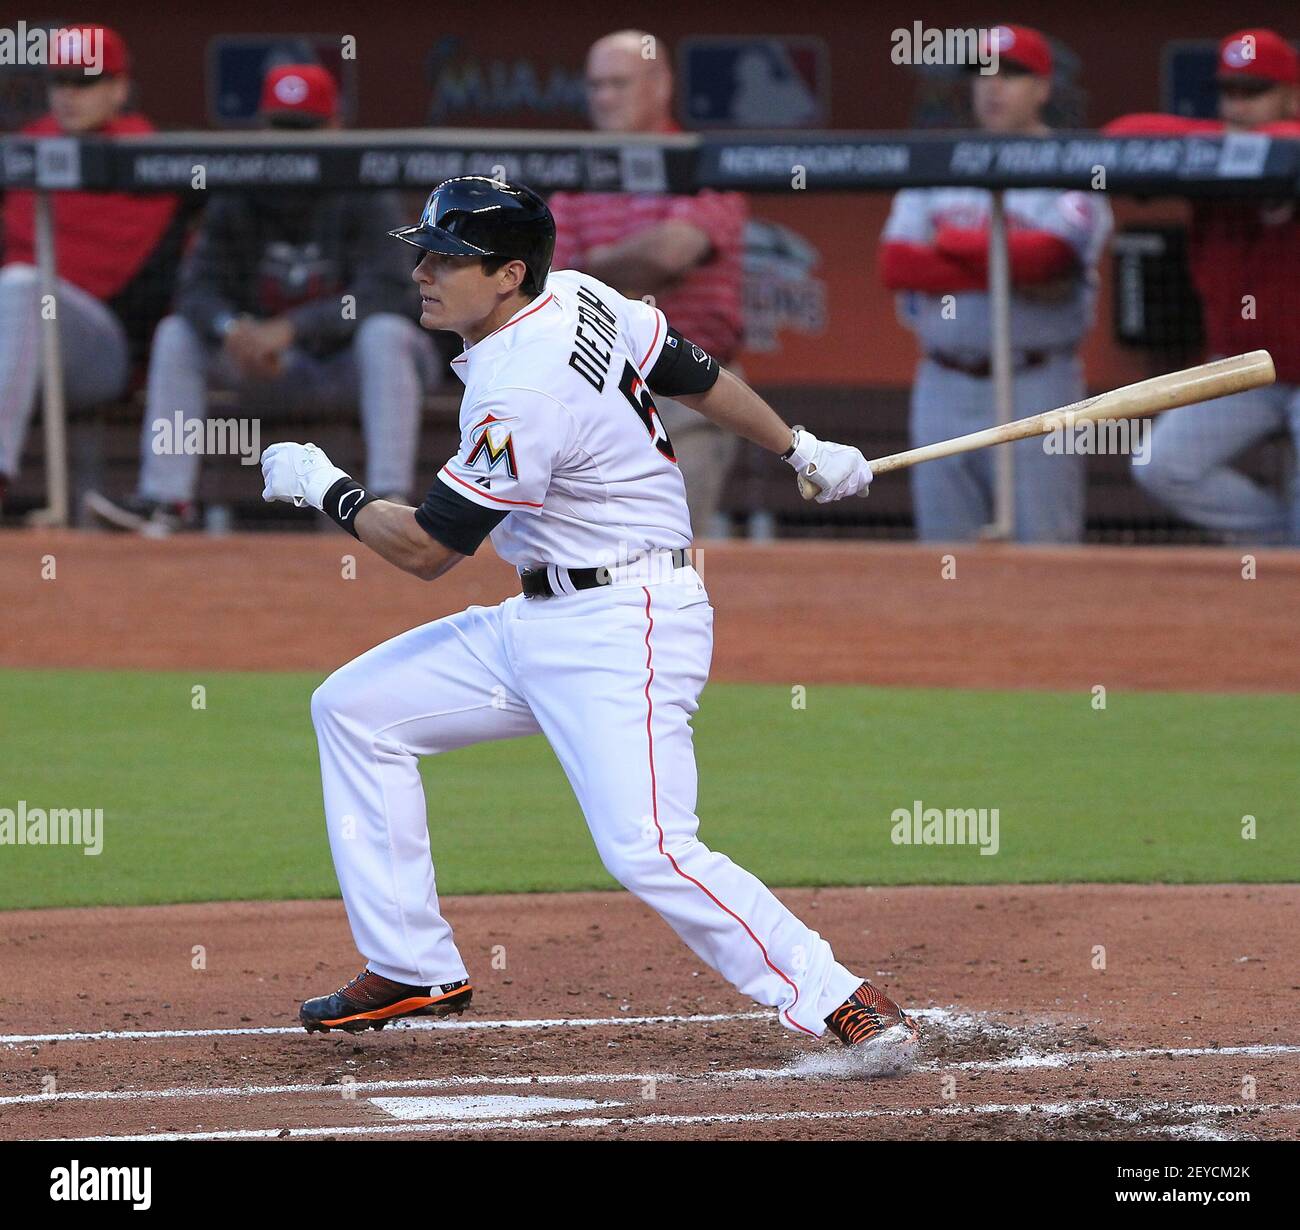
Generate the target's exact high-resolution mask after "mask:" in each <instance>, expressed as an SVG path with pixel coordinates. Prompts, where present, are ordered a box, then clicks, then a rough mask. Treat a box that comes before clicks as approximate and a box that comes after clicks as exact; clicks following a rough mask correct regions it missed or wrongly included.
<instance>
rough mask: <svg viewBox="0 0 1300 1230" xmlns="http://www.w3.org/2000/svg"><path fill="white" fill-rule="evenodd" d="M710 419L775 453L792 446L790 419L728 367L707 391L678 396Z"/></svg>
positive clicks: (679, 399)
mask: <svg viewBox="0 0 1300 1230" xmlns="http://www.w3.org/2000/svg"><path fill="white" fill-rule="evenodd" d="M677 400H678V401H680V402H681V403H682V405H684V406H690V408H691V409H692V410H695V411H698V412H699V413H700V414H702V415H704V417H705V418H706V419H709V420H710V421H711V422H714V423H717V425H718V426H719V427H725V428H726V429H727V430H728V431H732V432H735V434H736V435H738V436H744V437H745V439H746V440H752V441H753V442H754V443H755V444H757V445H760V446H761V447H763V448H765V449H769V450H770V451H771V452H774V453H784V452H785V451H786V449H788V448H789V447H790V432H791V429H790V427H789V426H788V425H787V423H786V421H785V420H784V419H783V418H782V417H781V416H780V415H779V414H777V412H776V411H775V410H773V409H772V407H771V406H769V405H768V404H767V402H765V401H764V400H763V399H762V398H761V397H760V396H759V395H758V394H757V393H755V392H754V390H753V389H751V388H750V387H749V385H747V384H746V383H745V382H744V381H743V380H742V379H741V378H740V377H739V376H735V375H733V374H732V373H731V372H729V371H728V370H727V369H726V368H725V367H724V368H723V369H722V370H721V371H720V372H719V373H718V381H717V383H716V384H715V385H714V386H713V388H711V389H710V390H709V391H708V392H707V393H690V394H683V395H682V396H681V397H679V398H677Z"/></svg>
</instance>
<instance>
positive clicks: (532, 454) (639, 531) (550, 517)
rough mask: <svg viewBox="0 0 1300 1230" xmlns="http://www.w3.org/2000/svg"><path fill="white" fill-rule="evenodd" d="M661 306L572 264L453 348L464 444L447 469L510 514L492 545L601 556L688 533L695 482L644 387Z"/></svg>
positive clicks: (452, 482)
mask: <svg viewBox="0 0 1300 1230" xmlns="http://www.w3.org/2000/svg"><path fill="white" fill-rule="evenodd" d="M667 336H668V325H667V322H666V320H665V318H664V314H663V313H662V312H661V311H659V309H658V308H654V307H651V306H650V305H649V304H646V303H643V302H642V301H641V300H639V299H627V298H625V297H624V296H623V295H621V294H619V293H618V291H616V290H614V289H613V288H612V287H609V286H606V285H605V284H604V283H603V282H599V281H597V280H596V279H595V278H592V277H588V276H587V275H586V274H584V273H578V272H576V271H574V270H560V271H557V272H553V273H552V274H551V275H550V277H549V278H548V279H547V282H546V290H545V291H544V292H543V294H542V295H541V296H540V297H539V298H537V299H536V300H534V301H533V302H532V303H529V304H528V305H527V306H526V307H523V308H521V309H520V310H519V311H518V312H517V313H515V315H514V316H512V317H511V318H510V320H508V321H507V322H506V323H505V324H504V325H502V326H501V328H499V329H497V330H496V331H495V332H494V333H490V334H488V336H487V337H485V338H483V339H482V340H481V341H479V342H476V343H475V344H474V345H473V346H469V347H467V348H466V349H465V351H464V353H463V354H461V355H460V356H459V357H457V358H455V359H453V360H452V370H453V371H455V372H456V374H457V375H458V376H460V378H461V379H462V380H463V381H464V382H465V397H464V400H463V401H462V403H461V411H460V431H461V444H460V449H459V451H458V452H457V454H456V456H454V457H453V458H452V459H451V460H450V461H448V462H447V464H446V465H445V466H443V468H442V469H441V470H440V471H439V472H438V477H439V478H440V479H441V480H442V481H443V482H444V483H446V484H447V485H448V486H449V487H450V488H451V489H452V490H453V491H455V492H456V493H457V494H458V495H461V496H463V497H465V498H467V499H470V500H473V501H474V502H475V503H477V504H481V505H483V506H484V507H485V508H491V509H493V510H495V511H498V512H501V511H504V512H507V513H508V514H509V515H508V516H506V518H505V520H503V521H501V522H500V523H499V524H498V525H497V526H496V528H495V529H493V530H492V533H491V538H492V546H493V547H494V548H495V550H496V552H497V554H498V555H500V556H501V558H502V559H504V560H507V561H508V562H510V563H512V564H514V565H516V566H517V567H534V566H537V565H541V564H559V565H561V566H563V567H594V566H598V565H601V564H610V563H614V562H616V561H617V560H619V559H623V558H627V557H628V556H629V555H631V554H632V553H634V552H638V551H644V550H648V549H651V548H670V549H675V548H678V547H688V546H690V543H691V524H690V516H689V514H688V512H687V507H686V487H685V484H684V482H683V481H682V475H681V471H680V470H679V469H678V467H677V462H676V459H675V458H674V456H673V452H672V445H671V442H670V441H669V438H668V434H667V432H666V431H665V430H664V428H663V424H662V423H661V422H660V421H659V416H658V413H657V412H656V410H655V405H654V400H653V398H652V397H651V394H650V390H649V389H648V388H647V387H646V383H645V379H646V375H647V373H648V372H649V371H650V369H651V368H652V367H654V365H655V362H656V360H657V359H658V358H659V355H660V352H661V351H662V349H663V347H664V344H665V339H666V338H667Z"/></svg>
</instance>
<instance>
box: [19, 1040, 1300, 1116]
mask: <svg viewBox="0 0 1300 1230" xmlns="http://www.w3.org/2000/svg"><path fill="white" fill-rule="evenodd" d="M1296 1053H1300V1046H1284V1045H1267V1046H1232V1047H1201V1046H1197V1047H1177V1048H1174V1047H1151V1048H1147V1049H1141V1050H1111V1051H1071V1052H1068V1053H1065V1054H1059V1053H1050V1054H1032V1053H1031V1054H1025V1055H1020V1056H1014V1057H1012V1058H1010V1059H974V1060H963V1061H961V1062H959V1063H943V1062H941V1061H937V1060H935V1061H930V1062H926V1063H920V1064H917V1065H916V1068H915V1071H917V1072H947V1071H962V1072H996V1071H1006V1070H1008V1069H1014V1068H1022V1069H1051V1068H1064V1067H1070V1066H1073V1065H1076V1064H1084V1063H1115V1062H1120V1061H1123V1060H1134V1059H1137V1060H1142V1059H1158V1058H1173V1059H1202V1058H1206V1057H1208V1056H1220V1055H1222V1056H1237V1055H1249V1056H1252V1057H1255V1058H1261V1057H1270V1056H1274V1055H1291V1054H1296ZM850 1059H851V1055H850V1054H849V1053H848V1052H845V1051H842V1050H838V1049H837V1050H835V1051H833V1052H832V1053H831V1054H830V1055H829V1056H818V1055H814V1056H806V1057H803V1058H801V1059H798V1060H796V1061H795V1062H794V1063H793V1064H791V1065H789V1066H788V1067H783V1068H731V1069H727V1070H725V1071H721V1072H686V1073H683V1072H575V1073H568V1074H566V1073H543V1074H540V1075H533V1076H494V1075H490V1074H487V1073H480V1074H478V1075H471V1076H436V1077H423V1078H410V1079H406V1080H368V1081H361V1080H350V1079H348V1078H346V1077H344V1078H341V1079H339V1080H336V1081H331V1082H310V1083H298V1084H286V1085H218V1086H212V1087H207V1088H204V1087H194V1086H173V1087H171V1088H167V1089H69V1090H63V1091H61V1092H54V1093H24V1094H11V1095H9V1096H5V1097H0V1106H28V1105H32V1104H35V1103H46V1104H51V1103H57V1102H130V1101H149V1100H154V1099H158V1100H162V1099H168V1098H230V1097H245V1098H247V1097H276V1096H279V1095H282V1094H312V1093H331V1094H337V1095H338V1096H339V1097H340V1098H342V1099H343V1100H350V1099H351V1098H352V1097H354V1096H356V1095H360V1094H368V1093H383V1092H391V1091H394V1090H402V1089H406V1090H411V1091H416V1090H430V1089H461V1088H465V1087H467V1086H475V1085H500V1086H520V1085H618V1084H646V1083H649V1082H653V1083H656V1084H678V1085H680V1084H692V1083H704V1084H720V1083H736V1082H741V1081H778V1080H817V1079H826V1078H830V1079H836V1078H849V1079H852V1078H853V1076H854V1075H855V1073H854V1070H853V1067H852V1065H851V1064H850V1063H848V1062H847V1061H848V1060H850ZM819 1060H823V1062H818V1061H819Z"/></svg>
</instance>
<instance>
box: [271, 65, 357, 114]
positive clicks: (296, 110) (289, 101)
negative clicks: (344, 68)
mask: <svg viewBox="0 0 1300 1230" xmlns="http://www.w3.org/2000/svg"><path fill="white" fill-rule="evenodd" d="M338 102H339V88H338V86H337V85H336V84H335V83H334V78H333V77H332V76H330V74H329V73H328V72H326V70H325V69H323V68H321V66H320V65H319V64H281V65H280V66H279V67H278V68H273V69H271V71H270V72H269V73H267V74H266V79H265V80H264V81H263V82H262V101H261V103H260V104H259V105H258V111H259V112H260V113H261V114H262V115H264V116H267V115H292V116H303V117H312V118H315V119H320V120H332V119H333V118H334V117H335V115H337V114H338Z"/></svg>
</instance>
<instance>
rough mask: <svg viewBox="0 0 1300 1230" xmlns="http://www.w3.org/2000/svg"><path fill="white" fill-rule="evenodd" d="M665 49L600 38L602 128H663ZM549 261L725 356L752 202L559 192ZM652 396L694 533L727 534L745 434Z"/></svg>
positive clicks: (595, 74) (670, 128)
mask: <svg viewBox="0 0 1300 1230" xmlns="http://www.w3.org/2000/svg"><path fill="white" fill-rule="evenodd" d="M669 60H670V56H669V51H668V48H667V46H666V45H665V44H664V43H663V42H662V41H660V40H659V39H656V38H655V37H654V36H653V35H650V34H647V33H645V32H644V31H641V30H620V31H618V32H616V33H614V34H609V35H606V36H605V37H604V38H601V39H598V40H597V41H596V42H595V43H594V44H593V45H592V47H591V50H590V51H589V52H588V53H587V66H586V85H587V105H588V111H589V114H590V117H591V123H592V127H594V128H595V129H597V130H598V131H600V132H641V133H669V132H678V131H680V129H679V128H678V126H677V124H676V123H674V121H673V118H672V106H673V75H672V69H671V68H670V66H669ZM549 204H550V207H551V211H552V212H553V213H554V214H555V223H556V232H557V234H556V248H555V261H554V266H553V267H554V268H556V269H580V270H582V271H583V272H584V273H589V274H591V275H592V276H593V277H596V278H599V279H600V280H601V281H602V282H605V283H608V284H609V285H610V286H612V287H614V289H615V290H617V291H619V292H621V293H622V294H624V295H628V296H630V297H634V298H652V299H653V301H654V303H655V305H656V306H657V307H659V308H661V309H662V310H663V311H664V312H665V314H666V315H667V316H668V318H669V319H670V320H672V322H673V324H674V326H675V327H676V328H678V329H680V330H681V331H682V333H683V334H684V335H685V336H686V337H689V338H690V339H691V340H692V341H693V342H695V343H696V344H697V345H699V346H701V347H703V348H704V349H705V350H707V351H709V352H710V353H711V354H713V355H714V356H715V357H716V358H717V359H718V361H719V362H720V363H724V364H726V365H727V366H728V367H729V368H730V369H731V370H732V371H735V370H736V364H735V362H734V359H735V356H736V353H737V352H738V351H739V349H740V344H741V334H742V299H741V296H742V276H743V270H742V257H743V249H744V231H745V223H746V221H747V220H748V206H747V205H746V202H745V198H744V197H743V196H741V195H740V194H738V193H732V192H726V193H720V192H710V191H707V190H706V191H703V192H700V193H698V194H692V195H674V194H670V193H644V192H636V193H567V192H558V193H555V194H554V195H553V196H552V197H551V199H550V201H549ZM655 404H656V406H657V407H658V409H659V417H660V419H661V421H662V422H663V425H664V428H665V430H666V431H667V432H668V436H669V439H670V440H671V442H672V446H673V452H674V454H675V456H676V458H677V464H678V466H679V468H680V469H681V472H682V477H683V479H684V480H685V483H686V499H687V504H688V505H689V508H690V514H691V527H692V529H693V531H694V533H695V535H696V536H697V537H701V536H713V535H722V536H725V535H726V534H728V533H729V532H730V528H729V525H728V523H727V519H726V518H725V517H724V516H722V515H721V514H720V512H719V510H720V507H721V501H722V495H723V490H724V487H725V484H726V479H727V475H728V473H729V472H730V470H731V467H732V465H733V463H734V461H735V458H736V455H737V452H738V450H739V448H740V440H739V438H738V437H737V436H735V435H733V434H731V433H730V432H727V431H724V430H723V429H722V428H720V427H718V426H717V425H716V424H714V423H711V422H709V420H708V419H706V418H704V417H703V416H702V415H699V414H697V413H696V412H695V411H694V410H691V409H689V408H688V407H686V406H684V405H682V404H681V403H680V402H678V401H676V400H674V399H672V398H668V397H657V398H656V399H655Z"/></svg>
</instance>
